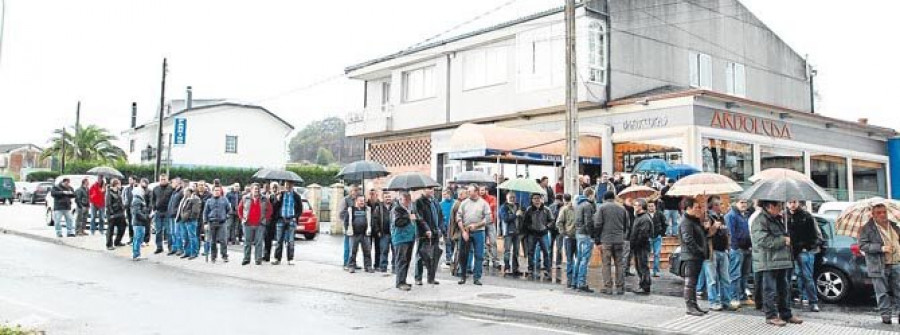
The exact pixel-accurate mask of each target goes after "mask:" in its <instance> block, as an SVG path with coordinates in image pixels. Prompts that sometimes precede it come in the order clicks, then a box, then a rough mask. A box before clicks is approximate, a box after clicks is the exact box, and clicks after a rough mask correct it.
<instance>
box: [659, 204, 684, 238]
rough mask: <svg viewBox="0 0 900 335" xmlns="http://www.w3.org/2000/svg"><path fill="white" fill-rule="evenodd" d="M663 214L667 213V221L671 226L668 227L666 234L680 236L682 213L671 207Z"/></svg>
mask: <svg viewBox="0 0 900 335" xmlns="http://www.w3.org/2000/svg"><path fill="white" fill-rule="evenodd" d="M663 215H665V217H666V221H668V222H669V228H667V229H666V235H669V236H678V221H679V220H680V219H681V215H680V214H679V213H678V211H677V210H671V209H667V210H665V211H663Z"/></svg>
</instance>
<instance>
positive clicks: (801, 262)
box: [796, 251, 819, 304]
mask: <svg viewBox="0 0 900 335" xmlns="http://www.w3.org/2000/svg"><path fill="white" fill-rule="evenodd" d="M815 265H816V254H815V253H813V252H809V251H807V252H801V253H800V254H799V255H797V262H796V267H797V268H799V269H800V275H798V276H797V285H799V289H800V292H801V295H802V296H803V297H804V298H806V299H809V303H810V304H818V303H819V296H818V295H817V294H816V282H815V280H813V275H814V274H815V269H814V267H815Z"/></svg>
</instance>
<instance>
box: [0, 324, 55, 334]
mask: <svg viewBox="0 0 900 335" xmlns="http://www.w3.org/2000/svg"><path fill="white" fill-rule="evenodd" d="M42 334H44V332H42V331H37V330H32V329H24V328H22V326H19V325H15V326H10V325H0V335H42Z"/></svg>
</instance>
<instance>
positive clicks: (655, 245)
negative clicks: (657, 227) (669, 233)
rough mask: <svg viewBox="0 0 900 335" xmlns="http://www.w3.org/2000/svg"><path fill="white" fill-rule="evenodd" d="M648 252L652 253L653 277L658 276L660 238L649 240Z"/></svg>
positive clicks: (660, 248)
mask: <svg viewBox="0 0 900 335" xmlns="http://www.w3.org/2000/svg"><path fill="white" fill-rule="evenodd" d="M650 248H651V249H650V252H652V253H653V275H658V274H659V253H660V252H661V251H662V236H658V237H656V238H651V239H650Z"/></svg>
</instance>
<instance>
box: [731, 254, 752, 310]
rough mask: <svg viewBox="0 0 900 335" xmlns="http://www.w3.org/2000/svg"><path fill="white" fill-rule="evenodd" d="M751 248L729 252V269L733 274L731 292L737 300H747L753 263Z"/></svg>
mask: <svg viewBox="0 0 900 335" xmlns="http://www.w3.org/2000/svg"><path fill="white" fill-rule="evenodd" d="M751 257H752V255H751V253H750V250H740V249H737V250H734V249H732V250H731V252H730V253H729V254H728V265H730V269H728V270H729V271H728V272H730V276H731V294H732V298H733V299H735V300H741V301H744V300H747V287H748V285H747V282H748V279H749V278H750V265H751V264H752V261H753V260H752V259H751Z"/></svg>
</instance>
